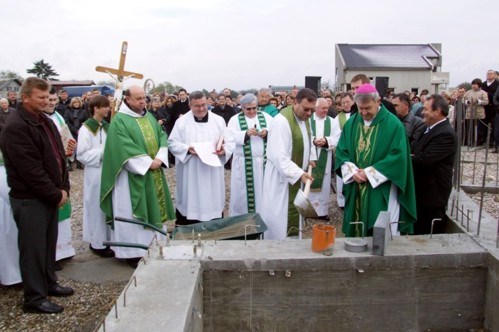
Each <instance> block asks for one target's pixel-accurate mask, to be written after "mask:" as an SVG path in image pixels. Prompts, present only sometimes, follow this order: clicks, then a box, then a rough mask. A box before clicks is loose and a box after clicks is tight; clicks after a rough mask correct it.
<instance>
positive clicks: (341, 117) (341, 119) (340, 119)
mask: <svg viewBox="0 0 499 332" xmlns="http://www.w3.org/2000/svg"><path fill="white" fill-rule="evenodd" d="M338 122H339V123H340V129H341V130H343V127H344V126H345V123H346V122H347V115H346V114H345V112H340V114H338Z"/></svg>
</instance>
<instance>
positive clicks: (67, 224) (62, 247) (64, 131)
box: [44, 87, 76, 270]
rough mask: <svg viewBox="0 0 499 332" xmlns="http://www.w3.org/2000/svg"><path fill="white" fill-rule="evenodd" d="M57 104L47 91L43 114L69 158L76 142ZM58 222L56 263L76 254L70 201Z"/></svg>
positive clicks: (52, 91)
mask: <svg viewBox="0 0 499 332" xmlns="http://www.w3.org/2000/svg"><path fill="white" fill-rule="evenodd" d="M58 102H59V97H58V96H57V91H56V90H55V88H54V87H52V88H51V89H50V91H49V102H48V108H47V110H45V111H44V114H45V115H46V116H47V117H49V118H50V119H51V120H52V121H53V122H54V124H55V126H56V128H57V130H58V131H59V134H60V135H61V140H62V144H63V146H64V149H65V150H66V156H71V155H73V153H74V150H75V149H76V141H75V140H74V139H73V136H72V135H71V132H70V130H69V127H68V125H67V124H66V122H65V121H64V118H63V117H62V116H61V115H60V114H59V112H56V111H55V110H56V107H57V103H58ZM58 218H59V222H58V224H57V226H58V229H59V230H58V235H57V247H56V256H55V260H56V261H61V260H64V259H69V258H71V257H73V256H74V255H75V254H76V252H75V248H74V247H73V233H72V230H71V200H70V199H68V200H67V201H66V203H65V204H64V205H63V206H62V207H59V211H58ZM56 269H57V270H60V269H61V265H60V264H59V263H57V264H56Z"/></svg>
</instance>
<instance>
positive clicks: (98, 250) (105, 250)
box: [90, 245, 114, 258]
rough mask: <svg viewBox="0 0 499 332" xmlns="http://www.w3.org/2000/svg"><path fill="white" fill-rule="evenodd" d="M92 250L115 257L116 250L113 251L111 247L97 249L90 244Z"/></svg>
mask: <svg viewBox="0 0 499 332" xmlns="http://www.w3.org/2000/svg"><path fill="white" fill-rule="evenodd" d="M90 250H92V251H93V253H94V254H96V255H99V256H100V257H103V258H109V257H114V251H112V250H111V249H110V248H109V247H106V248H104V249H95V248H94V247H92V245H90Z"/></svg>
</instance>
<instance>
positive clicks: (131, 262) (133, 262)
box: [126, 258, 140, 269]
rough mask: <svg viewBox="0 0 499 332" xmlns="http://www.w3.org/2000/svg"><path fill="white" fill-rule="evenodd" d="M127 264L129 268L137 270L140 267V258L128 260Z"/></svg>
mask: <svg viewBox="0 0 499 332" xmlns="http://www.w3.org/2000/svg"><path fill="white" fill-rule="evenodd" d="M126 262H127V264H128V266H130V267H131V268H133V269H136V268H137V266H138V265H139V262H140V258H127V260H126Z"/></svg>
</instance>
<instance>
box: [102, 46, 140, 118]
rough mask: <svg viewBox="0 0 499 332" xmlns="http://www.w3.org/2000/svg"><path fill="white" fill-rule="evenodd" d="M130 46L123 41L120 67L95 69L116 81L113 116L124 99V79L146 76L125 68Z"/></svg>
mask: <svg viewBox="0 0 499 332" xmlns="http://www.w3.org/2000/svg"><path fill="white" fill-rule="evenodd" d="M127 48H128V43H127V42H126V41H124V42H123V45H122V46H121V53H120V66H119V68H118V69H114V68H109V67H102V66H97V67H95V70H96V71H98V72H102V73H107V74H109V75H110V76H111V77H112V78H113V80H115V81H116V90H115V92H114V105H112V107H111V108H112V112H111V118H112V117H113V116H114V115H115V114H116V113H117V112H118V110H119V108H120V104H121V100H122V99H123V81H124V80H125V79H127V78H131V77H133V78H137V79H139V80H141V79H143V78H144V75H142V74H139V73H134V72H131V71H126V70H125V59H126V51H127Z"/></svg>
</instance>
